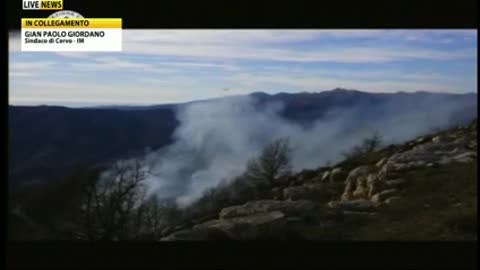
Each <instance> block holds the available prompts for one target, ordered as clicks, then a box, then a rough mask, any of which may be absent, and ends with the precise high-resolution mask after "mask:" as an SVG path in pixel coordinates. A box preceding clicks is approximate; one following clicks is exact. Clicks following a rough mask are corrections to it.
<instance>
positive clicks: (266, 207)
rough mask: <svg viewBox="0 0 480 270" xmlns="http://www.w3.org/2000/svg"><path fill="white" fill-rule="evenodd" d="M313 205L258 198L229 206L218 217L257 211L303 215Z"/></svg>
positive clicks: (224, 217) (304, 201)
mask: <svg viewBox="0 0 480 270" xmlns="http://www.w3.org/2000/svg"><path fill="white" fill-rule="evenodd" d="M314 207H315V205H314V204H313V203H312V202H311V201H307V200H298V201H279V200H259V201H250V202H247V203H245V204H243V205H236V206H230V207H226V208H224V209H222V210H221V211H220V214H219V217H220V219H228V218H233V217H240V216H248V215H254V214H258V213H267V212H272V211H281V212H282V213H284V214H285V215H286V216H305V215H309V214H311V212H312V210H313V209H314Z"/></svg>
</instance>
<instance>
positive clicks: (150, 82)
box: [9, 30, 477, 107]
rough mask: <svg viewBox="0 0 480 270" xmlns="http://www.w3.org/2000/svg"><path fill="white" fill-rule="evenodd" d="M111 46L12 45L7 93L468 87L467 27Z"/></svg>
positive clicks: (225, 34)
mask: <svg viewBox="0 0 480 270" xmlns="http://www.w3.org/2000/svg"><path fill="white" fill-rule="evenodd" d="M123 49H124V50H123V51H122V52H115V53H113V52H112V53H98V52H87V53H85V52H76V53H73V52H72V53H62V52H56V53H47V52H21V51H20V39H19V34H18V33H14V32H12V33H10V38H9V102H10V104H16V105H26V104H28V105H38V104H51V105H64V106H71V107H76V106H96V105H110V104H132V105H140V104H162V103H173V102H186V101H190V100H196V99H205V98H214V97H220V96H225V95H238V94H248V93H251V92H255V91H263V92H267V93H278V92H290V93H295V92H305V91H306V92H320V91H325V90H331V89H333V88H336V87H342V88H348V89H357V90H361V91H367V92H398V91H405V92H412V91H431V92H452V93H466V92H477V31H476V30H124V32H123Z"/></svg>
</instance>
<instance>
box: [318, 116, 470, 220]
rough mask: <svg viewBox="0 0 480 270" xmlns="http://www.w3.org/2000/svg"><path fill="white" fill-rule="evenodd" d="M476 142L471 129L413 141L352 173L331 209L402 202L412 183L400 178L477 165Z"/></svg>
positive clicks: (328, 173)
mask: <svg viewBox="0 0 480 270" xmlns="http://www.w3.org/2000/svg"><path fill="white" fill-rule="evenodd" d="M472 125H473V124H472ZM475 126H476V122H475ZM476 139H477V135H476V129H475V128H472V127H471V126H469V127H466V128H457V129H454V130H452V131H450V132H447V133H442V134H439V135H437V136H433V137H430V138H429V137H420V138H418V139H416V140H413V141H411V142H409V143H407V144H406V146H404V147H403V150H402V151H398V152H396V153H394V154H392V155H390V156H386V157H383V158H381V159H380V160H378V161H377V162H376V163H375V164H366V165H362V166H359V167H356V168H354V169H353V170H351V171H350V172H349V173H348V176H347V177H346V180H345V188H344V191H343V194H342V195H341V197H340V202H331V203H329V206H330V207H336V208H340V209H342V208H344V207H345V205H350V204H348V203H352V204H353V205H357V204H359V203H360V202H362V203H365V201H370V202H372V203H375V204H376V205H381V204H382V203H386V204H390V203H392V202H395V201H397V200H400V198H401V196H400V195H401V192H402V189H403V187H405V186H406V185H408V179H404V178H402V177H400V176H401V175H402V173H403V172H405V171H409V170H412V169H416V168H421V167H434V166H441V165H445V164H448V163H451V162H474V161H475V160H476V159H477V152H476V151H477V148H476ZM330 174H331V172H326V173H325V174H324V175H323V178H322V180H326V179H328V178H329V177H330ZM362 200H363V201H362ZM346 202H348V203H347V204H345V203H346ZM343 210H344V209H343ZM354 211H355V210H354ZM356 211H360V210H359V209H356Z"/></svg>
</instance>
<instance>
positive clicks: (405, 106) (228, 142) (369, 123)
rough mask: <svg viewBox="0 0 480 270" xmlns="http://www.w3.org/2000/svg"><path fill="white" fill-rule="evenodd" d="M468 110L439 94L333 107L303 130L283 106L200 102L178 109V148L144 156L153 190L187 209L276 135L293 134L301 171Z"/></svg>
mask: <svg viewBox="0 0 480 270" xmlns="http://www.w3.org/2000/svg"><path fill="white" fill-rule="evenodd" d="M462 105H463V104H459V103H455V102H449V100H448V98H438V97H434V98H430V97H426V98H424V99H422V100H421V101H418V102H415V104H413V103H411V101H403V100H401V99H399V100H395V101H392V102H387V103H382V104H379V105H372V104H357V105H355V106H354V107H349V108H345V107H343V108H339V109H331V110H329V111H328V112H327V114H326V115H324V116H323V117H322V118H321V119H319V120H317V121H316V122H314V123H313V124H311V125H308V126H303V125H301V124H299V123H295V122H292V121H289V120H287V119H286V118H285V117H282V116H281V113H282V110H283V104H282V103H267V105H263V107H261V108H258V103H256V99H255V98H254V97H252V96H242V97H231V98H225V99H221V100H215V101H211V102H201V103H193V104H190V105H186V106H184V107H182V108H181V109H180V110H179V111H178V112H177V118H178V120H179V123H180V125H179V126H178V128H177V129H176V130H175V133H174V143H173V144H172V145H170V146H167V147H165V148H162V149H160V150H157V151H154V152H150V153H148V154H147V155H146V156H145V163H146V164H147V165H146V166H147V169H148V170H149V171H150V174H149V177H148V179H147V183H148V186H149V193H150V194H155V195H157V196H158V197H159V198H173V199H175V200H176V202H177V203H178V204H179V205H188V204H189V203H191V202H192V201H194V200H195V199H198V198H199V197H200V196H201V195H202V193H203V192H204V191H205V190H206V189H208V188H211V187H214V186H216V185H218V184H219V183H220V182H221V181H224V180H227V181H228V180H229V179H232V178H233V177H235V176H238V175H240V174H241V173H242V172H243V171H244V170H245V166H246V163H247V161H248V160H249V159H250V158H252V157H255V156H256V155H257V154H258V153H259V151H261V149H262V148H263V147H264V146H265V145H266V144H268V143H270V142H271V141H272V140H274V139H276V138H279V137H289V139H290V142H291V146H292V149H293V152H292V167H293V169H294V170H296V171H298V170H301V169H306V168H309V169H312V168H317V167H319V166H321V165H325V163H327V162H338V161H340V160H341V159H342V157H343V156H342V153H343V152H344V151H346V150H348V149H350V148H351V147H352V146H354V145H356V144H358V143H359V142H360V141H361V140H362V139H363V138H365V137H366V136H368V135H370V134H372V133H373V132H374V131H378V132H379V133H380V134H381V135H382V137H383V140H384V142H385V143H398V142H402V141H404V140H407V139H411V138H413V137H415V136H417V135H420V134H422V133H428V132H431V131H432V129H434V128H438V127H442V126H445V125H446V124H447V122H448V119H449V117H450V115H451V114H452V113H453V112H454V111H455V110H457V109H459V108H461V106H462ZM475 114H476V113H475Z"/></svg>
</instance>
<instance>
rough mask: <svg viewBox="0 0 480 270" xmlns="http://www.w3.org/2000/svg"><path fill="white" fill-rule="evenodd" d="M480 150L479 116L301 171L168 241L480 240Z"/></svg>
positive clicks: (170, 233)
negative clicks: (479, 138)
mask: <svg viewBox="0 0 480 270" xmlns="http://www.w3.org/2000/svg"><path fill="white" fill-rule="evenodd" d="M477 152H478V150H477V121H476V120H475V121H474V122H472V123H471V124H470V125H468V126H463V127H457V128H453V129H449V130H445V131H442V132H437V133H435V134H430V135H428V136H423V137H419V138H416V139H414V140H411V141H409V142H407V143H405V144H401V145H390V146H388V147H385V148H383V149H380V150H378V151H375V152H370V153H367V154H364V155H361V156H358V157H354V158H350V159H346V160H344V161H343V162H340V163H338V164H336V165H334V166H329V167H321V168H318V169H316V170H309V171H302V172H300V173H298V174H296V175H294V176H291V177H289V178H288V179H287V181H286V183H285V184H284V185H279V186H276V187H273V188H272V189H271V190H270V191H267V192H265V193H264V194H262V195H261V196H260V197H261V198H260V199H258V200H254V201H248V202H246V203H245V204H240V205H232V206H228V207H224V208H223V209H221V210H220V211H218V212H217V214H216V215H214V216H213V217H210V218H209V220H205V218H204V219H202V218H200V219H199V220H201V222H200V221H199V222H197V223H195V224H189V225H185V224H184V225H180V226H176V227H175V228H170V229H167V230H165V231H164V237H163V238H162V241H174V240H212V239H215V240H219V239H225V240H226V239H230V240H231V239H236V240H248V239H304V240H476V238H477V220H478V213H477V179H478V178H477V177H478V176H477Z"/></svg>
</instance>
